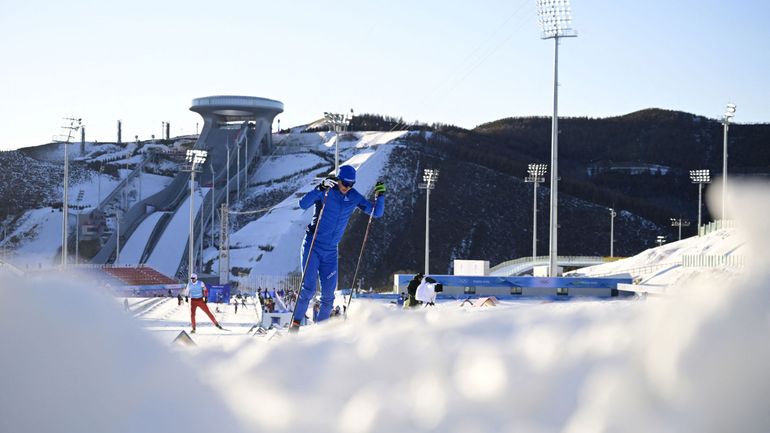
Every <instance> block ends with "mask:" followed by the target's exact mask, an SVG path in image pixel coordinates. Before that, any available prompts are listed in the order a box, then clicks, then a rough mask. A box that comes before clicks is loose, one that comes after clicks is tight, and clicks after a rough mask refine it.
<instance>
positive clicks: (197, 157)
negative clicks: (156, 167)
mask: <svg viewBox="0 0 770 433" xmlns="http://www.w3.org/2000/svg"><path fill="white" fill-rule="evenodd" d="M206 156H208V152H206V151H205V150H199V149H189V150H188V151H187V162H189V163H190V239H189V242H190V243H189V246H188V257H187V259H188V264H187V267H188V269H187V279H188V280H189V278H190V275H192V274H193V265H194V262H193V256H194V255H195V251H194V250H193V249H194V248H195V245H194V244H195V241H194V239H193V235H194V234H195V217H194V216H193V215H194V213H193V209H194V208H195V169H196V167H197V166H199V165H201V164H203V163H204V162H205V161H206Z"/></svg>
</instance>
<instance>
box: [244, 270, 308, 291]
mask: <svg viewBox="0 0 770 433" xmlns="http://www.w3.org/2000/svg"><path fill="white" fill-rule="evenodd" d="M300 277H301V276H300V275H299V274H289V275H252V276H251V277H248V278H243V279H241V280H240V283H239V288H240V289H241V291H248V292H252V291H254V290H256V289H258V288H259V289H268V290H272V289H275V290H299V288H300V284H301V282H302V279H301V278H300Z"/></svg>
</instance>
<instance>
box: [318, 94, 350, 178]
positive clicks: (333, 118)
mask: <svg viewBox="0 0 770 433" xmlns="http://www.w3.org/2000/svg"><path fill="white" fill-rule="evenodd" d="M324 118H325V119H326V122H327V123H328V124H329V126H331V127H332V128H333V129H334V132H335V140H334V173H337V172H339V168H340V132H342V131H347V129H348V126H349V125H350V121H351V120H353V109H352V108H351V109H350V113H347V114H339V113H330V112H328V111H324Z"/></svg>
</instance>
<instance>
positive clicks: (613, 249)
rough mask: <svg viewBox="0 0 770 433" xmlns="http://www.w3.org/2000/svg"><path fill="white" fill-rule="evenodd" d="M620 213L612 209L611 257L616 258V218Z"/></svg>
mask: <svg viewBox="0 0 770 433" xmlns="http://www.w3.org/2000/svg"><path fill="white" fill-rule="evenodd" d="M616 216H618V213H617V212H615V209H613V208H610V257H615V217H616Z"/></svg>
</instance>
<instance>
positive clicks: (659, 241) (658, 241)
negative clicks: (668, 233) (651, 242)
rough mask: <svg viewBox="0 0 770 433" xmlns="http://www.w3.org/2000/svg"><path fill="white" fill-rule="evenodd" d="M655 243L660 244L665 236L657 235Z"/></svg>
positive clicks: (664, 239) (663, 242)
mask: <svg viewBox="0 0 770 433" xmlns="http://www.w3.org/2000/svg"><path fill="white" fill-rule="evenodd" d="M655 243H657V244H658V246H662V245H663V244H665V243H666V237H665V236H663V235H658V237H657V238H656V239H655Z"/></svg>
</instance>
